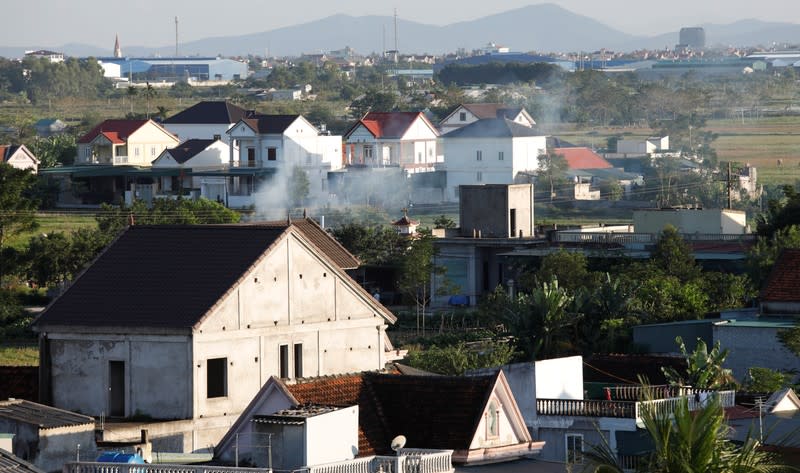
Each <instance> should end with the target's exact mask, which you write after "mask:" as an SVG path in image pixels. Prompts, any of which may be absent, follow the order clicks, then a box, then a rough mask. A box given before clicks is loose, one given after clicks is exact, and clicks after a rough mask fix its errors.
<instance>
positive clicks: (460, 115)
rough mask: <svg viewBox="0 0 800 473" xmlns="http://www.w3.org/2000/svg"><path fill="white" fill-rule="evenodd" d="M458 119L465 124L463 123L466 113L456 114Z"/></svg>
mask: <svg viewBox="0 0 800 473" xmlns="http://www.w3.org/2000/svg"><path fill="white" fill-rule="evenodd" d="M458 119H459V120H461V121H462V122H465V121H467V112H461V113H459V114H458Z"/></svg>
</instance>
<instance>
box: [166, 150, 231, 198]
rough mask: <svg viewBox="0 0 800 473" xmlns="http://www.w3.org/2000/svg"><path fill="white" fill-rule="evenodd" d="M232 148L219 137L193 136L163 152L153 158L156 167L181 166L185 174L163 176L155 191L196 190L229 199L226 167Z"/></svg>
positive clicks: (177, 192) (170, 193) (174, 193)
mask: <svg viewBox="0 0 800 473" xmlns="http://www.w3.org/2000/svg"><path fill="white" fill-rule="evenodd" d="M229 156H230V149H229V146H228V144H227V143H225V142H223V141H221V140H219V139H216V140H214V139H190V140H186V141H184V142H183V143H181V144H180V145H178V146H176V147H174V148H168V149H165V150H164V151H162V152H161V154H160V155H159V156H158V158H156V159H155V161H153V170H154V171H156V170H159V169H162V168H163V169H176V168H177V169H180V170H183V171H186V173H185V174H184V175H182V176H181V175H178V176H159V177H158V178H157V179H158V181H157V183H155V184H151V185H152V186H154V189H153V190H152V195H154V196H155V197H159V196H178V195H184V194H185V193H186V192H187V191H194V192H195V194H196V195H197V196H198V197H203V198H206V199H209V200H215V201H217V202H222V203H224V202H225V198H226V197H227V196H226V192H225V191H226V186H225V180H226V178H225V176H224V170H225V169H226V168H227V166H228V159H229Z"/></svg>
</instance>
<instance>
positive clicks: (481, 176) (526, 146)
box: [442, 135, 547, 202]
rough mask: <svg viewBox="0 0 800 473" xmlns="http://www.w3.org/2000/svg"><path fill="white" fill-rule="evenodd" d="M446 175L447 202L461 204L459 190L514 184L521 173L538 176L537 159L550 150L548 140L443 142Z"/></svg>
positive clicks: (446, 140)
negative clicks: (480, 186) (485, 185)
mask: <svg viewBox="0 0 800 473" xmlns="http://www.w3.org/2000/svg"><path fill="white" fill-rule="evenodd" d="M442 143H443V146H444V153H445V170H446V171H447V189H446V192H445V199H446V200H447V201H449V202H457V201H458V187H459V186H462V185H480V184H514V183H515V182H519V181H520V179H521V175H520V174H521V173H523V172H529V173H531V174H532V173H535V172H536V170H537V169H538V157H539V155H541V154H544V153H545V152H546V149H547V142H546V137H544V136H529V137H516V138H512V137H503V138H448V137H447V135H445V136H444V137H443V139H442Z"/></svg>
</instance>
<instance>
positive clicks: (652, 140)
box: [617, 136, 669, 157]
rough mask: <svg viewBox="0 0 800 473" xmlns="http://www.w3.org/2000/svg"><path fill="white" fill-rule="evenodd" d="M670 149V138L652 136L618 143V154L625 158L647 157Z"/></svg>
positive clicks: (623, 140)
mask: <svg viewBox="0 0 800 473" xmlns="http://www.w3.org/2000/svg"><path fill="white" fill-rule="evenodd" d="M668 149H669V136H651V137H649V138H646V139H640V138H638V139H622V140H619V141H617V154H621V155H623V156H624V157H628V156H629V155H630V156H646V155H648V154H652V153H658V152H661V151H666V150H668Z"/></svg>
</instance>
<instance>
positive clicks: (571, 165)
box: [553, 146, 613, 200]
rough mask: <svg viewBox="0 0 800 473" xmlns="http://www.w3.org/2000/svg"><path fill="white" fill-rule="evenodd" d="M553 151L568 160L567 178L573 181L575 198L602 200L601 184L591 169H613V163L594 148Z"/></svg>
mask: <svg viewBox="0 0 800 473" xmlns="http://www.w3.org/2000/svg"><path fill="white" fill-rule="evenodd" d="M553 152H554V153H555V154H557V155H561V156H564V159H565V160H566V162H567V170H566V178H567V179H568V180H570V181H572V182H573V183H574V184H573V196H572V197H573V198H574V199H575V200H600V190H598V189H597V188H596V187H597V185H598V184H599V182H598V180H597V179H595V178H594V176H593V175H592V173H591V171H593V170H606V169H613V166H612V165H611V163H609V162H608V161H606V160H605V159H603V158H602V157H601V156H600V155H599V154H597V153H595V152H594V151H593V150H592V149H590V148H586V147H580V146H574V147H567V148H554V149H553Z"/></svg>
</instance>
